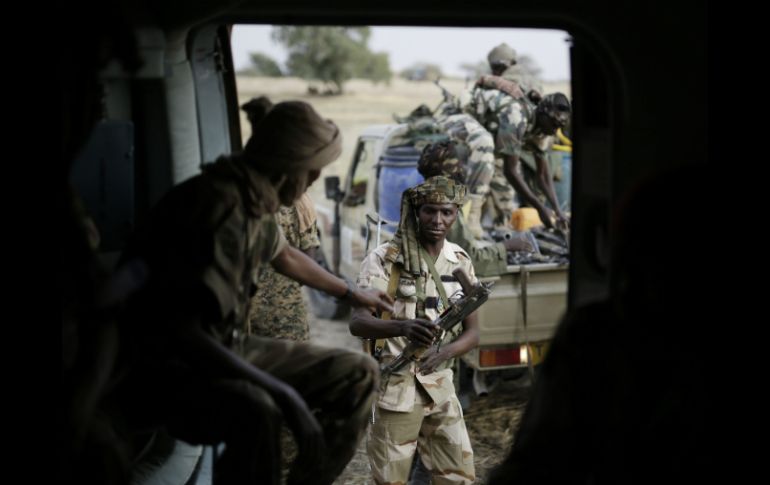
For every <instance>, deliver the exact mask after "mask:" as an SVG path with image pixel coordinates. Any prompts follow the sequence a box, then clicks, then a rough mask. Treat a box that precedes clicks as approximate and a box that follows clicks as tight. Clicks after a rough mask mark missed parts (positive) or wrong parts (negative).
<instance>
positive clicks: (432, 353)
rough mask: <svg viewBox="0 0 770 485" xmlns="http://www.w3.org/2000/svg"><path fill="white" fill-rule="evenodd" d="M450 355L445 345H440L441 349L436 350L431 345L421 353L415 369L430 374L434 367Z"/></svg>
mask: <svg viewBox="0 0 770 485" xmlns="http://www.w3.org/2000/svg"><path fill="white" fill-rule="evenodd" d="M450 357H451V356H450V355H449V354H448V352H447V351H446V347H442V348H441V350H438V349H437V348H436V347H431V348H430V349H428V350H427V351H426V352H425V353H424V354H422V358H421V359H420V364H419V366H418V368H417V370H418V371H419V372H420V374H423V375H427V374H431V373H433V372H435V370H436V367H438V366H439V365H440V364H441V363H442V362H444V361H445V360H447V359H449V358H450Z"/></svg>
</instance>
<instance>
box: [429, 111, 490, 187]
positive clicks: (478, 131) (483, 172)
mask: <svg viewBox="0 0 770 485" xmlns="http://www.w3.org/2000/svg"><path fill="white" fill-rule="evenodd" d="M439 126H440V128H441V129H442V130H443V131H444V132H445V133H446V134H447V135H448V136H449V139H450V140H452V141H454V142H455V144H457V145H458V146H463V145H464V146H465V147H466V148H467V152H468V158H467V160H466V164H465V165H466V167H465V174H466V176H465V185H466V187H468V193H469V194H478V195H487V194H488V193H489V182H490V180H492V175H493V173H494V171H495V169H494V163H495V155H494V151H495V141H494V139H493V138H492V135H491V134H490V133H489V132H488V131H487V130H486V128H484V126H483V125H482V124H481V123H479V122H478V121H476V119H475V118H473V117H472V116H471V115H468V114H456V115H452V116H449V117H447V118H445V119H443V120H441V121H440V122H439Z"/></svg>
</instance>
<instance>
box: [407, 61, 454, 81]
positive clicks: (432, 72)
mask: <svg viewBox="0 0 770 485" xmlns="http://www.w3.org/2000/svg"><path fill="white" fill-rule="evenodd" d="M400 75H401V77H403V78H404V79H408V80H410V81H424V80H431V81H432V80H435V79H438V78H441V77H444V73H443V72H441V67H439V66H437V65H436V64H431V63H429V62H418V63H415V64H412V65H411V66H409V67H407V68H406V69H404V70H403V71H401V73H400Z"/></svg>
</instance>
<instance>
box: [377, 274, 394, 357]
mask: <svg viewBox="0 0 770 485" xmlns="http://www.w3.org/2000/svg"><path fill="white" fill-rule="evenodd" d="M399 279H401V266H399V265H397V264H396V263H393V264H392V265H391V266H390V279H389V280H388V296H390V297H391V298H392V299H393V301H395V300H396V290H397V289H398V281H399ZM380 318H382V319H383V320H390V319H391V318H393V315H392V314H391V313H390V312H389V311H384V312H382V315H381V316H380ZM383 348H385V339H384V338H378V339H376V340H375V341H374V355H375V356H379V355H380V353H381V352H382V349H383Z"/></svg>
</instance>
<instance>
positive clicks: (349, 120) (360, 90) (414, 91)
mask: <svg viewBox="0 0 770 485" xmlns="http://www.w3.org/2000/svg"><path fill="white" fill-rule="evenodd" d="M237 83H238V100H239V104H243V103H245V102H246V101H248V100H249V99H251V98H252V97H256V96H267V97H269V98H270V99H271V100H272V101H273V102H279V101H286V100H291V99H299V100H303V101H307V102H308V103H310V104H312V105H313V106H314V107H315V109H316V110H318V112H319V113H321V115H323V116H324V117H326V118H330V119H332V120H334V122H335V123H337V125H338V126H339V127H340V130H341V131H342V139H343V150H342V155H341V156H340V158H339V159H338V160H337V161H336V162H334V163H332V164H331V165H329V166H328V167H327V168H326V169H324V173H323V175H324V176H326V175H339V176H340V177H343V178H344V174H345V171H346V170H347V168H348V165H349V163H350V161H351V159H352V157H353V150H354V149H355V144H356V139H357V138H358V135H359V133H361V130H363V129H364V128H365V127H366V126H369V125H373V124H382V123H393V115H394V114H398V115H399V116H405V115H407V114H408V113H409V112H411V111H412V110H413V109H414V108H416V107H417V106H419V105H420V104H422V103H425V104H427V105H428V106H429V107H431V108H435V107H436V106H438V104H439V103H440V102H441V99H442V96H441V91H440V90H439V89H438V88H437V87H436V86H435V85H434V84H433V83H432V82H430V81H406V80H403V79H394V80H393V81H392V82H391V84H390V85H385V84H379V85H375V84H373V83H372V82H370V81H365V80H361V79H354V80H352V81H350V82H348V83H347V84H346V85H345V93H344V94H342V95H340V96H318V95H308V94H307V86H308V84H307V82H306V81H304V80H302V79H298V78H290V77H289V78H263V77H252V76H239V77H238V78H237ZM441 84H442V85H443V86H444V87H446V88H447V89H448V90H449V91H451V92H452V93H454V94H459V93H460V91H461V90H462V89H463V88H464V87H465V81H462V80H457V79H444V80H442V81H441ZM569 87H570V86H569V83H553V84H546V85H545V88H544V90H545V92H547V93H548V92H553V91H562V92H565V93H566V94H567V95H568V96H569V94H570V92H569ZM250 134H251V130H250V127H249V123H248V121H247V120H246V116H245V115H244V114H243V112H241V136H242V138H243V140H246V139H247V138H248V136H249V135H250ZM310 195H311V197H312V198H313V200H315V201H316V203H317V204H318V203H320V204H326V200H325V199H324V198H323V184H321V183H316V184H315V185H314V186H312V187H311V188H310Z"/></svg>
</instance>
